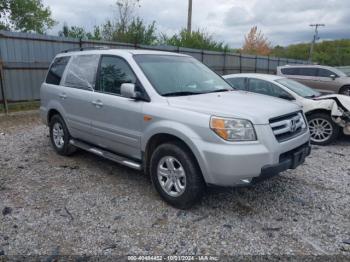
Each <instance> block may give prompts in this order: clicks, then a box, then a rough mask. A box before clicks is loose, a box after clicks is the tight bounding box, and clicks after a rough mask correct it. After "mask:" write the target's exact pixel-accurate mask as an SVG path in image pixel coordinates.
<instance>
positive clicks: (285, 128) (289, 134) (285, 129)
mask: <svg viewBox="0 0 350 262" xmlns="http://www.w3.org/2000/svg"><path fill="white" fill-rule="evenodd" d="M270 126H271V128H272V132H273V134H274V135H275V137H276V139H277V141H278V142H283V141H286V140H289V139H292V138H294V137H296V136H298V135H299V134H301V133H303V132H304V131H305V129H306V123H305V119H304V116H303V113H302V112H295V113H292V114H288V115H284V116H280V117H275V118H272V119H270Z"/></svg>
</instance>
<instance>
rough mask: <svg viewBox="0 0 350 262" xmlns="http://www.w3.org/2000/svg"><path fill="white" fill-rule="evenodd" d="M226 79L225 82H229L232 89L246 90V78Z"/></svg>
mask: <svg viewBox="0 0 350 262" xmlns="http://www.w3.org/2000/svg"><path fill="white" fill-rule="evenodd" d="M226 80H227V82H229V83H230V85H231V86H232V87H233V88H234V89H238V90H247V89H246V79H245V78H244V77H237V78H227V79H226Z"/></svg>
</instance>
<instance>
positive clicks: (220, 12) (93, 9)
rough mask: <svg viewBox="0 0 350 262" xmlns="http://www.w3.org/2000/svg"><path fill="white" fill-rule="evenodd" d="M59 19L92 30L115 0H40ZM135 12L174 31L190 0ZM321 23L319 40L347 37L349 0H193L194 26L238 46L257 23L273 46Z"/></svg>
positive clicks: (150, 2) (147, 0) (160, 0)
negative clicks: (311, 25)
mask: <svg viewBox="0 0 350 262" xmlns="http://www.w3.org/2000/svg"><path fill="white" fill-rule="evenodd" d="M43 3H44V4H45V5H46V6H49V7H50V9H51V11H52V15H53V18H54V19H55V20H57V21H58V22H59V24H58V25H56V26H55V27H54V28H53V29H51V30H50V31H49V34H57V32H58V31H59V30H60V29H61V28H62V26H63V23H64V22H66V23H67V24H68V25H77V26H82V27H84V28H85V29H86V30H91V29H92V28H93V26H94V25H100V24H103V23H104V22H105V21H106V20H107V19H112V18H113V17H116V15H117V9H116V4H115V3H116V0H98V1H93V0H90V1H86V0H59V1H57V0H43ZM140 4H141V6H140V7H137V8H136V10H135V13H136V15H139V16H140V17H142V18H143V19H144V20H145V21H146V22H147V23H151V22H152V21H156V26H157V31H158V33H160V32H163V33H166V34H169V35H171V34H174V33H177V32H178V31H179V30H180V29H181V28H184V27H186V25H187V8H188V0H141V1H140ZM313 23H323V24H325V25H326V26H325V27H322V28H320V30H319V37H320V38H321V40H330V39H342V38H350V0H193V20H192V28H193V29H197V28H199V29H202V30H205V31H206V32H208V33H209V34H212V35H213V37H214V39H216V40H218V41H224V42H225V43H228V44H229V46H230V47H232V48H240V47H241V46H242V45H243V42H244V36H245V35H246V34H247V32H248V31H249V29H250V28H251V27H252V26H254V25H256V26H258V28H259V29H261V31H262V32H263V33H264V34H265V35H266V36H267V38H268V39H269V40H270V41H271V43H272V44H273V45H282V46H286V45H289V44H295V43H301V42H310V41H311V40H312V37H313V30H314V29H313V28H312V27H310V26H309V25H310V24H313Z"/></svg>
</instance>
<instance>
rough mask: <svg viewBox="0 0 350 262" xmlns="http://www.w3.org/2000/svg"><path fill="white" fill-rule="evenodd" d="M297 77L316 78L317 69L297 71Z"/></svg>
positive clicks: (307, 68)
mask: <svg viewBox="0 0 350 262" xmlns="http://www.w3.org/2000/svg"><path fill="white" fill-rule="evenodd" d="M299 75H302V76H317V68H311V67H304V68H300V69H299Z"/></svg>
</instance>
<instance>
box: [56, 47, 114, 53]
mask: <svg viewBox="0 0 350 262" xmlns="http://www.w3.org/2000/svg"><path fill="white" fill-rule="evenodd" d="M105 49H110V48H109V47H107V46H89V47H78V48H71V49H67V50H63V51H61V52H60V53H68V52H74V51H87V50H105Z"/></svg>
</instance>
